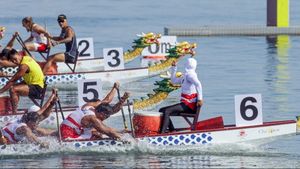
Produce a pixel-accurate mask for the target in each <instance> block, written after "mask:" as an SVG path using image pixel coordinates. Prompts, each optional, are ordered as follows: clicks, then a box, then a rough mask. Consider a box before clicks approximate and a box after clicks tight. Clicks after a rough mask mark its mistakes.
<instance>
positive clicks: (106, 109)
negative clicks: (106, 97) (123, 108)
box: [96, 103, 113, 117]
mask: <svg viewBox="0 0 300 169" xmlns="http://www.w3.org/2000/svg"><path fill="white" fill-rule="evenodd" d="M96 113H103V114H104V115H105V116H106V117H109V116H110V115H112V114H113V108H112V106H111V105H109V104H107V103H103V104H100V105H98V106H97V107H96Z"/></svg>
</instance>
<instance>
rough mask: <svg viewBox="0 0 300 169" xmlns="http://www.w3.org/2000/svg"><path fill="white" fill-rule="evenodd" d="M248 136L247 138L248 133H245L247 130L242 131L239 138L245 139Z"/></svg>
mask: <svg viewBox="0 0 300 169" xmlns="http://www.w3.org/2000/svg"><path fill="white" fill-rule="evenodd" d="M246 136H247V133H246V131H245V130H240V132H239V137H241V138H244V137H246Z"/></svg>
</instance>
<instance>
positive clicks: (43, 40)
mask: <svg viewBox="0 0 300 169" xmlns="http://www.w3.org/2000/svg"><path fill="white" fill-rule="evenodd" d="M22 25H23V27H24V28H25V29H26V30H27V32H30V36H29V38H28V39H26V40H25V41H24V42H25V46H26V48H27V49H28V50H29V51H35V52H45V51H46V50H47V49H48V45H47V44H48V40H47V37H46V36H45V34H47V35H48V33H47V31H46V29H45V28H43V27H42V26H41V25H38V24H36V23H34V22H33V20H32V17H30V16H28V17H25V18H23V20H22Z"/></svg>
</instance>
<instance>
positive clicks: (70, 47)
mask: <svg viewBox="0 0 300 169" xmlns="http://www.w3.org/2000/svg"><path fill="white" fill-rule="evenodd" d="M67 28H70V29H72V30H73V28H72V27H70V26H68V27H67ZM67 28H65V29H62V30H61V33H60V37H61V38H63V39H64V38H66V36H67V35H66V30H67ZM73 32H74V31H73ZM65 45H66V51H65V53H64V54H65V62H66V63H75V58H76V57H77V55H78V48H77V41H76V35H75V33H74V36H73V37H72V40H71V41H70V42H67V43H65Z"/></svg>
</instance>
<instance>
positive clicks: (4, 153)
mask: <svg viewBox="0 0 300 169" xmlns="http://www.w3.org/2000/svg"><path fill="white" fill-rule="evenodd" d="M123 139H124V140H125V141H126V143H128V144H124V145H122V146H116V145H114V146H88V147H80V148H78V147H75V146H73V145H72V144H63V143H62V144H61V143H59V142H58V141H57V140H56V139H54V138H44V140H47V141H48V142H49V143H50V145H49V148H48V149H46V148H40V147H39V146H38V145H34V144H18V145H7V146H6V147H5V146H3V145H2V146H0V154H1V158H10V157H11V156H14V157H20V158H21V157H22V156H32V155H33V156H35V155H43V154H44V155H47V154H83V155H84V154H87V153H88V154H91V153H95V154H99V155H100V154H141V155H147V154H151V155H185V154H189V155H216V156H224V155H227V156H237V155H243V156H276V154H277V152H273V151H272V150H270V149H268V148H267V147H266V148H265V147H262V146H257V145H253V144H246V143H238V144H213V145H209V144H208V145H177V146H155V145H150V144H146V143H143V142H137V141H135V139H134V138H132V137H131V136H130V135H129V134H125V135H123ZM4 147H5V148H4Z"/></svg>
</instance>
